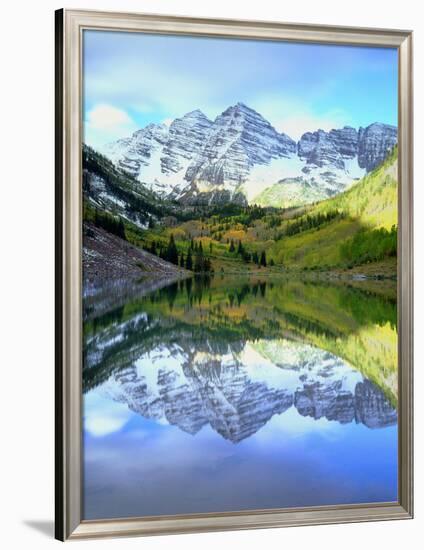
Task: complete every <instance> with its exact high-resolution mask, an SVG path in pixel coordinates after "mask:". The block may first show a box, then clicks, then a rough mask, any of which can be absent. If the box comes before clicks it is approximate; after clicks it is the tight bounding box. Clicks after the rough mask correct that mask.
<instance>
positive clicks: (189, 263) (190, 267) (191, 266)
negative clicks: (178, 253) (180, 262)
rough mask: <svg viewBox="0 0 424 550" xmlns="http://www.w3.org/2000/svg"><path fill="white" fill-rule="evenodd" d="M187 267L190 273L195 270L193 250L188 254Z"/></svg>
mask: <svg viewBox="0 0 424 550" xmlns="http://www.w3.org/2000/svg"><path fill="white" fill-rule="evenodd" d="M185 267H186V269H188V270H189V271H191V270H192V269H193V258H192V257H191V250H190V249H189V250H188V253H187V258H186V263H185Z"/></svg>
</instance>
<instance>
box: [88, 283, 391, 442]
mask: <svg viewBox="0 0 424 550" xmlns="http://www.w3.org/2000/svg"><path fill="white" fill-rule="evenodd" d="M86 306H87V309H86V322H85V346H84V376H83V386H84V390H85V391H90V390H93V389H95V391H96V392H97V393H99V394H100V395H102V396H104V397H107V398H109V399H112V400H114V401H117V402H120V403H124V404H126V405H127V406H128V408H129V409H130V410H132V411H133V412H135V413H137V414H139V415H142V416H143V417H144V418H148V419H153V420H156V421H158V422H160V423H162V424H163V423H165V424H169V425H173V426H176V427H178V428H179V429H180V430H182V431H184V432H186V433H189V434H193V435H194V434H196V433H198V432H199V431H200V430H201V429H202V428H203V427H204V426H206V425H209V426H210V427H211V428H212V429H213V430H214V431H215V432H216V433H218V434H220V436H222V437H223V438H225V439H226V440H229V441H232V442H234V443H237V442H240V441H242V440H244V439H246V438H248V437H250V436H252V435H253V434H254V433H256V432H258V430H260V429H261V428H262V427H263V426H264V425H265V424H266V423H267V422H268V421H269V420H270V419H271V418H272V417H273V416H274V415H281V414H284V413H285V411H287V410H288V409H290V408H294V409H295V410H296V411H297V413H298V414H299V415H301V416H303V417H310V418H313V419H315V420H318V419H326V420H327V421H337V422H339V423H340V424H347V423H352V422H355V423H357V424H363V425H364V426H366V427H368V428H383V427H385V426H389V425H393V424H395V423H396V421H397V413H396V407H395V406H396V395H397V387H396V339H397V336H396V324H395V323H396V306H395V302H394V301H393V300H392V299H390V298H383V297H381V296H377V295H374V294H365V293H363V292H362V291H358V290H357V289H352V288H347V287H345V286H340V287H339V288H337V287H335V286H325V285H316V284H304V283H299V282H297V283H289V282H287V281H281V280H280V281H278V280H277V281H272V280H271V281H261V280H256V281H239V280H238V281H237V280H227V279H225V280H219V279H218V278H216V280H212V281H211V280H206V281H205V280H196V279H194V280H192V279H189V280H187V281H182V282H179V283H174V284H171V285H168V286H166V287H165V288H162V289H157V290H154V291H152V292H150V293H149V294H147V295H143V293H142V292H139V293H138V294H137V292H133V293H132V294H131V298H130V299H128V295H127V294H125V296H124V298H122V297H120V296H119V295H116V296H114V295H113V293H110V292H109V293H105V294H104V295H102V294H99V295H97V296H96V297H91V298H90V299H86Z"/></svg>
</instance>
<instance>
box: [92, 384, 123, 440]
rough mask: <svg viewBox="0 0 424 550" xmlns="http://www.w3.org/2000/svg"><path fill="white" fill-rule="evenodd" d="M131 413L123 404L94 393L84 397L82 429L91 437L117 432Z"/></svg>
mask: <svg viewBox="0 0 424 550" xmlns="http://www.w3.org/2000/svg"><path fill="white" fill-rule="evenodd" d="M131 416H133V413H132V412H131V411H129V410H128V407H127V406H126V405H124V404H123V403H118V402H116V401H113V400H112V399H107V398H105V397H103V396H101V395H99V394H98V393H96V392H90V393H88V394H86V395H85V396H84V428H85V429H86V430H87V431H89V432H90V433H91V434H92V435H93V436H96V437H102V436H105V435H108V434H111V433H114V432H118V431H119V430H120V429H121V428H123V427H124V426H125V424H126V423H127V422H128V420H129V419H130V418H131Z"/></svg>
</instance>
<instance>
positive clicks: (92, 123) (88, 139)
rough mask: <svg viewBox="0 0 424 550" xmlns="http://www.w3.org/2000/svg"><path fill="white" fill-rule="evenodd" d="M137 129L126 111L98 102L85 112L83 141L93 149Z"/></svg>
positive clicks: (99, 147)
mask: <svg viewBox="0 0 424 550" xmlns="http://www.w3.org/2000/svg"><path fill="white" fill-rule="evenodd" d="M135 130H137V125H136V123H135V122H134V121H133V120H132V119H131V117H130V116H129V115H128V113H127V112H126V111H124V110H122V109H117V108H116V107H114V106H113V105H108V104H106V103H100V104H97V105H95V106H94V107H93V108H92V109H91V111H89V112H88V113H87V116H86V120H85V124H84V141H85V143H88V145H91V146H92V147H94V148H95V149H101V147H102V146H103V145H105V144H106V143H109V142H111V141H115V140H116V139H119V138H122V137H125V136H128V135H130V134H132V133H133V132H134V131H135Z"/></svg>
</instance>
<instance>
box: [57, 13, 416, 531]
mask: <svg viewBox="0 0 424 550" xmlns="http://www.w3.org/2000/svg"><path fill="white" fill-rule="evenodd" d="M411 63H412V34H411V32H410V31H400V30H385V29H359V28H348V27H346V28H345V27H329V26H328V27H327V26H311V25H294V24H282V23H270V22H252V21H233V20H231V21H230V20H219V19H217V20H213V19H192V18H188V17H187V18H177V17H168V16H166V17H165V16H157V15H142V14H125V13H102V12H95V11H72V10H69V11H68V10H59V11H57V12H56V237H57V238H56V245H57V246H56V537H57V538H58V539H60V540H67V539H78V538H88V537H110V536H128V535H129V534H133V535H153V534H162V533H168V534H169V533H181V532H200V531H213V530H230V529H251V528H265V527H278V526H281V527H283V526H295V525H310V524H325V523H341V522H362V521H373V520H393V519H405V518H411V517H412V513H413V511H412V456H413V455H412V328H413V327H412V273H413V271H412V66H411Z"/></svg>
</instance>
